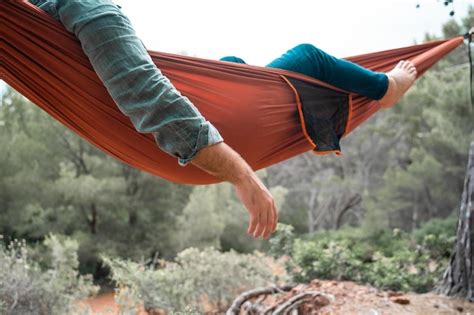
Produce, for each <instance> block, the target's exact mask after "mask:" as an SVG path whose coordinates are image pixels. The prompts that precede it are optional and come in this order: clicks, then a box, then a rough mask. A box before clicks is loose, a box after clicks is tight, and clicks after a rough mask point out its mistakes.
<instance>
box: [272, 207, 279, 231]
mask: <svg viewBox="0 0 474 315" xmlns="http://www.w3.org/2000/svg"><path fill="white" fill-rule="evenodd" d="M273 218H274V221H273V227H272V233H273V232H275V231H276V227H277V223H278V209H277V208H276V205H275V204H273Z"/></svg>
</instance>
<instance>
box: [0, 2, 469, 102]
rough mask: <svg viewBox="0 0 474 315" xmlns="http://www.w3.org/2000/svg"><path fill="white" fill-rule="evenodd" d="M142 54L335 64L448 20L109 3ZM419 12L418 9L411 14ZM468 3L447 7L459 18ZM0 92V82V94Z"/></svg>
mask: <svg viewBox="0 0 474 315" xmlns="http://www.w3.org/2000/svg"><path fill="white" fill-rule="evenodd" d="M114 2H115V3H117V4H119V5H120V6H121V7H122V10H123V12H124V13H125V14H126V15H127V16H128V17H129V18H130V20H131V21H132V24H133V26H134V28H135V30H136V32H137V34H138V36H139V37H140V38H141V40H142V41H143V42H144V43H145V45H146V47H147V48H148V49H149V50H155V51H163V52H169V53H184V54H187V55H191V56H197V57H202V58H209V59H219V58H221V57H223V56H228V55H235V56H238V57H241V58H243V59H244V60H245V61H246V62H247V63H249V64H254V65H260V66H264V65H266V64H268V63H269V62H271V61H272V60H273V59H275V58H277V57H279V56H280V55H281V54H282V53H284V52H285V51H287V50H288V49H290V48H292V47H294V46H296V45H298V44H300V43H311V44H313V45H315V46H317V47H319V48H321V49H323V50H325V51H326V52H328V53H330V54H332V55H334V56H336V57H348V56H352V55H358V54H363V53H368V52H374V51H380V50H386V49H391V48H397V47H403V46H409V45H412V44H414V43H420V42H421V41H422V40H423V38H424V35H425V33H427V32H428V33H430V34H434V35H439V36H440V35H441V26H442V24H444V23H445V22H447V21H449V20H450V19H452V18H451V17H450V16H449V12H450V11H451V9H452V8H451V6H449V7H445V6H444V5H443V1H439V0H352V1H351V0H344V1H343V0H285V1H283V0H239V1H233V2H230V1H226V0H220V1H217V0H199V1H191V0H168V1H152V0H115V1H114ZM416 4H420V8H418V9H417V8H416ZM469 4H474V1H473V0H455V1H454V10H455V11H456V14H455V16H454V18H455V19H457V20H458V21H459V20H460V18H461V17H465V16H466V13H467V8H468V6H469ZM2 91H4V84H2V81H1V80H0V94H1V93H2Z"/></svg>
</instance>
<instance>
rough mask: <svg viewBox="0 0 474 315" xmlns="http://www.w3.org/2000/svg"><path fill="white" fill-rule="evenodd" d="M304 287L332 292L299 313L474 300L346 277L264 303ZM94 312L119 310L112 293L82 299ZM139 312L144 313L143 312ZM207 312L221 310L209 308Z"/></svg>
mask: <svg viewBox="0 0 474 315" xmlns="http://www.w3.org/2000/svg"><path fill="white" fill-rule="evenodd" d="M303 291H319V292H321V293H323V294H327V295H331V296H332V297H330V298H329V299H327V298H324V297H318V298H314V299H312V300H309V301H308V302H305V303H304V304H302V305H300V307H299V311H300V312H298V314H318V315H319V314H324V315H329V314H331V315H333V314H344V315H347V314H349V315H351V314H354V315H359V314H360V315H362V314H363V315H366V314H367V315H389V314H390V315H392V314H396V315H399V314H400V315H405V314H406V315H435V314H466V315H467V314H471V315H474V303H469V302H468V301H466V300H462V299H458V298H448V297H445V296H440V295H436V294H433V293H427V294H416V293H406V294H403V293H399V292H391V291H388V292H387V291H381V290H378V289H376V288H373V287H370V286H362V285H358V284H355V283H353V282H348V281H344V282H343V281H326V280H313V281H312V282H311V283H310V284H307V285H303V284H301V285H298V286H297V287H295V288H294V289H293V290H292V291H291V292H288V293H287V294H278V295H274V296H268V297H267V298H265V299H264V300H263V301H261V300H260V301H261V303H262V304H264V305H272V304H274V303H275V302H283V301H286V300H288V299H289V298H291V297H292V296H295V295H296V294H299V293H301V292H303ZM85 302H86V303H88V304H89V305H90V306H91V308H92V311H93V314H94V315H98V314H102V315H106V314H118V308H117V306H116V304H115V303H114V297H113V293H107V294H101V295H99V296H97V297H95V298H92V299H89V300H86V301H85ZM141 314H146V313H145V312H142V313H141ZM207 314H224V312H220V313H218V312H209V313H207Z"/></svg>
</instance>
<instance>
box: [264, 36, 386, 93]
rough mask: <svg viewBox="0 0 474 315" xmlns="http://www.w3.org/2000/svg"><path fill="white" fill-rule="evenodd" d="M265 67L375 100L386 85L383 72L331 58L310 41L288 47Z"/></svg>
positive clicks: (384, 90)
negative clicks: (292, 72)
mask: <svg viewBox="0 0 474 315" xmlns="http://www.w3.org/2000/svg"><path fill="white" fill-rule="evenodd" d="M267 67H271V68H279V69H285V70H290V71H294V72H298V73H302V74H305V75H307V76H310V77H313V78H315V79H318V80H321V81H323V82H326V83H329V84H331V85H334V86H336V87H339V88H341V89H343V90H346V91H349V92H353V93H357V94H360V95H364V96H366V97H368V98H371V99H374V100H378V99H381V98H382V97H383V96H384V94H385V92H386V91H387V88H388V77H387V75H386V74H385V73H380V72H373V71H370V70H368V69H365V68H363V67H361V66H359V65H357V64H355V63H352V62H350V61H347V60H344V59H339V58H336V57H333V56H331V55H329V54H327V53H326V52H324V51H322V50H321V49H319V48H316V47H315V46H313V45H311V44H301V45H298V46H296V47H295V48H293V49H290V50H289V51H287V52H286V53H285V54H283V55H282V56H281V57H279V58H277V59H275V60H274V61H272V62H271V63H270V64H268V65H267Z"/></svg>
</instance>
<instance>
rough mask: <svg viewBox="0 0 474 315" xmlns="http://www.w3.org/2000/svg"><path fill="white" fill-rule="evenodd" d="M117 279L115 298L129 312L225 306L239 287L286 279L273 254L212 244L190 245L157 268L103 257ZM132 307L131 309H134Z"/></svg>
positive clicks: (243, 287) (245, 287) (236, 293)
mask: <svg viewBox="0 0 474 315" xmlns="http://www.w3.org/2000/svg"><path fill="white" fill-rule="evenodd" d="M103 259H104V262H105V263H106V265H108V266H109V267H110V268H111V270H112V275H113V276H112V277H113V280H115V282H116V283H117V284H118V287H119V292H118V294H117V300H118V301H117V302H118V303H119V305H122V306H123V307H122V314H124V313H127V312H124V311H123V310H124V309H127V310H128V313H127V314H135V313H134V312H133V310H137V309H138V307H139V305H140V304H142V303H143V305H144V307H145V309H147V310H153V309H163V310H166V311H168V312H171V311H176V312H184V311H185V310H186V311H188V312H192V311H195V312H198V313H199V314H201V313H202V312H204V311H205V309H204V306H203V304H204V303H205V304H208V305H212V306H213V307H214V308H217V309H220V310H222V309H225V308H227V307H228V306H229V305H230V303H231V302H232V301H233V299H234V298H235V297H236V295H238V293H239V292H241V291H244V290H247V289H250V288H253V287H256V286H262V285H267V284H270V283H276V282H278V281H280V280H283V281H284V280H286V279H287V278H286V274H285V273H284V272H282V274H280V275H277V274H274V273H273V271H272V261H273V260H272V259H271V258H269V257H266V256H264V255H263V254H261V253H258V252H255V253H254V254H245V255H244V254H238V253H236V252H234V251H230V252H225V253H222V252H219V251H217V250H216V249H214V248H212V247H211V248H206V249H204V250H199V249H196V248H188V249H185V250H183V251H182V252H180V253H179V254H178V255H177V258H176V260H175V262H164V261H161V266H160V267H158V268H152V267H144V266H143V265H140V264H138V263H135V262H131V261H124V260H120V259H116V258H115V259H111V258H107V257H103ZM131 310H132V311H131Z"/></svg>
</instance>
